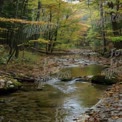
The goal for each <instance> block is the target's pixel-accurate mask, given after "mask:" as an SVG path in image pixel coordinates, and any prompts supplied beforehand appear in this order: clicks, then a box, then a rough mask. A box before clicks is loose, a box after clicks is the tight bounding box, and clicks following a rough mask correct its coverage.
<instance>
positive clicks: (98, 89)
mask: <svg viewBox="0 0 122 122" xmlns="http://www.w3.org/2000/svg"><path fill="white" fill-rule="evenodd" d="M67 70H68V71H69V70H70V72H71V75H72V76H73V77H79V76H86V75H95V74H97V73H100V72H101V70H102V67H101V66H97V65H91V66H87V67H84V68H81V67H72V68H66V69H64V70H63V71H67ZM24 88H25V89H24V90H23V91H18V92H16V93H13V94H11V95H8V96H1V97H0V122H73V119H74V118H77V117H78V116H79V115H80V114H82V113H83V112H84V111H85V110H87V109H88V108H90V107H92V106H93V105H95V104H96V103H97V102H98V100H99V98H100V97H101V95H102V93H103V91H104V90H105V89H106V88H105V86H100V85H92V84H90V83H88V82H83V81H79V82H72V81H69V82H61V81H59V80H57V79H52V80H50V81H49V82H48V83H47V84H45V86H44V88H43V90H42V91H37V90H36V89H34V84H33V83H25V84H24Z"/></svg>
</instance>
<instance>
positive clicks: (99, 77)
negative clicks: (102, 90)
mask: <svg viewBox="0 0 122 122" xmlns="http://www.w3.org/2000/svg"><path fill="white" fill-rule="evenodd" d="M116 81H117V79H113V78H112V79H108V78H106V77H105V76H104V75H96V76H93V77H92V79H91V82H92V83H95V84H102V85H112V84H115V83H116Z"/></svg>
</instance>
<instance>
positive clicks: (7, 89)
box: [0, 76, 22, 94]
mask: <svg viewBox="0 0 122 122" xmlns="http://www.w3.org/2000/svg"><path fill="white" fill-rule="evenodd" d="M21 86H22V84H21V83H20V82H18V81H17V80H16V79H13V78H11V77H8V76H2V77H0V94H5V93H11V92H14V91H16V90H18V89H20V87H21Z"/></svg>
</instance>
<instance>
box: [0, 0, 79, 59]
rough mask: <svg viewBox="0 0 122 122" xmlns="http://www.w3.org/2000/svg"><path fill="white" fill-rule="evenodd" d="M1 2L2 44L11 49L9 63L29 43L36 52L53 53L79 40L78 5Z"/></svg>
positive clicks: (41, 1) (20, 0)
mask: <svg viewBox="0 0 122 122" xmlns="http://www.w3.org/2000/svg"><path fill="white" fill-rule="evenodd" d="M0 1H1V4H0V9H1V11H0V43H1V44H7V45H8V46H9V59H8V61H9V60H10V59H11V57H12V56H13V55H14V56H15V57H16V58H17V57H18V55H19V49H20V47H21V46H23V45H24V44H27V43H29V42H30V40H31V46H33V47H34V48H40V47H41V48H45V50H46V53H52V52H53V50H54V48H55V47H56V46H57V47H58V45H59V44H63V43H65V44H66V45H70V43H71V42H72V41H74V40H78V39H79V38H80V31H81V28H80V27H79V25H80V24H79V22H80V21H79V20H80V19H79V18H80V17H79V18H78V17H77V18H76V17H75V14H76V12H77V10H76V8H77V6H76V5H72V4H68V3H65V2H63V1H62V0H52V1H50V0H34V1H33V0H9V1H7V0H5V1H2V0H0ZM77 9H78V8H77ZM80 26H81V25H80ZM74 34H75V35H78V36H73V35H74ZM74 37H75V38H74ZM32 40H33V41H32ZM40 40H41V41H40ZM32 42H33V43H34V45H32Z"/></svg>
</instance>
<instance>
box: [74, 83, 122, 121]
mask: <svg viewBox="0 0 122 122" xmlns="http://www.w3.org/2000/svg"><path fill="white" fill-rule="evenodd" d="M76 122H122V84H121V83H118V84H114V85H113V86H111V87H110V88H108V89H107V90H106V92H105V93H104V94H103V98H102V99H101V100H100V101H99V102H98V103H97V104H96V105H95V106H93V107H92V108H90V109H89V110H87V111H86V112H85V113H84V114H83V115H81V117H79V118H78V119H76Z"/></svg>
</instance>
